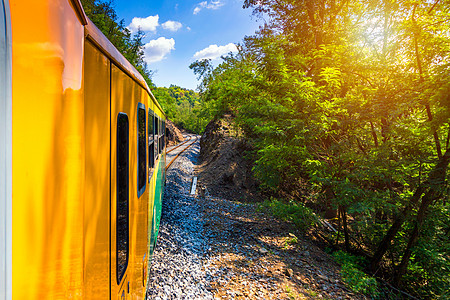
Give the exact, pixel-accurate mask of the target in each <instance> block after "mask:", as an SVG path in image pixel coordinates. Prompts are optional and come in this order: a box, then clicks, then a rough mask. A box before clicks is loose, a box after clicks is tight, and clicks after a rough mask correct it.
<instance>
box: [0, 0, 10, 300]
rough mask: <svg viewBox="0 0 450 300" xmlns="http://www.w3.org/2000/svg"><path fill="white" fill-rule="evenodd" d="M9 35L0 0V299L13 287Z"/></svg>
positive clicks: (4, 3) (5, 0)
mask: <svg viewBox="0 0 450 300" xmlns="http://www.w3.org/2000/svg"><path fill="white" fill-rule="evenodd" d="M10 38H11V34H10V22H9V4H8V0H0V299H11V297H12V295H11V289H12V282H11V278H12V274H11V267H12V256H11V254H12V249H11V247H12V244H11V238H12V237H11V230H12V226H11V214H12V182H11V178H12V166H11V162H12V153H11V147H12V146H11V138H12V119H11V107H12V98H11V40H10Z"/></svg>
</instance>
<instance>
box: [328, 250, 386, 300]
mask: <svg viewBox="0 0 450 300" xmlns="http://www.w3.org/2000/svg"><path fill="white" fill-rule="evenodd" d="M333 257H334V259H335V260H336V261H337V262H338V263H339V264H340V265H341V276H342V279H343V280H344V282H345V283H346V284H347V285H348V286H349V287H350V288H351V289H352V290H353V291H355V292H357V293H362V294H365V295H367V296H370V297H372V298H378V296H380V292H379V290H378V283H377V280H376V279H375V278H373V277H370V276H368V275H367V274H365V273H364V272H363V271H362V270H361V265H362V264H363V259H361V258H360V257H357V256H353V255H351V254H348V253H346V252H343V251H337V252H334V253H333Z"/></svg>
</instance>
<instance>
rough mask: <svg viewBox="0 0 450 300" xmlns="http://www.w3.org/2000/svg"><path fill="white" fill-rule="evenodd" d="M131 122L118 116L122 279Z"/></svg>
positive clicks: (118, 230)
mask: <svg viewBox="0 0 450 300" xmlns="http://www.w3.org/2000/svg"><path fill="white" fill-rule="evenodd" d="M129 166H130V165H129V124H128V116H127V115H126V114H124V113H119V115H118V116H117V171H116V172H117V174H116V176H117V182H116V188H117V203H116V205H117V206H116V207H117V208H116V210H117V215H116V222H117V224H116V252H117V253H116V264H117V268H116V275H117V284H119V283H120V281H121V280H122V277H123V275H124V274H125V270H126V268H127V264H128V249H129V242H128V241H129V236H128V235H129V233H128V232H129V216H128V214H129V211H128V207H129V197H130V193H129Z"/></svg>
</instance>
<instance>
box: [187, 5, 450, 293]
mask: <svg viewBox="0 0 450 300" xmlns="http://www.w3.org/2000/svg"><path fill="white" fill-rule="evenodd" d="M243 6H244V8H250V9H252V10H253V13H254V14H255V15H257V16H261V17H262V19H263V20H265V24H264V25H263V26H261V28H260V30H259V31H258V32H256V33H255V34H254V35H253V36H249V37H246V38H245V39H244V40H243V42H242V43H241V44H240V45H239V47H238V48H239V52H238V53H237V54H234V55H233V54H230V55H228V56H226V57H224V58H223V62H222V63H221V64H220V65H218V66H216V67H214V66H213V65H212V64H211V61H208V60H202V61H196V62H195V63H193V64H192V65H191V69H193V71H194V73H195V74H197V75H198V76H199V77H200V78H201V79H202V82H201V85H200V86H199V90H200V96H201V99H202V101H203V103H204V104H203V109H206V110H207V111H208V112H209V113H210V115H211V116H216V117H218V116H220V115H221V114H223V113H224V112H228V113H232V114H233V115H234V116H235V118H236V122H237V126H239V128H240V129H241V132H242V136H241V138H242V139H245V140H246V141H247V142H248V143H249V144H250V145H251V146H252V149H253V151H251V153H250V155H252V157H253V159H254V160H255V165H254V169H253V170H254V174H255V176H256V177H257V178H258V180H259V181H260V183H261V187H262V188H263V189H264V190H266V191H269V192H271V193H272V195H275V196H273V197H272V201H271V202H270V203H269V204H268V206H269V207H272V208H274V210H275V211H276V208H277V209H278V211H280V210H283V209H284V211H285V212H287V213H289V212H290V213H291V214H292V215H293V218H291V220H293V221H294V222H297V223H299V224H303V225H305V222H301V220H299V219H305V218H306V219H307V218H309V214H308V213H307V212H308V209H309V208H310V207H313V208H315V209H316V210H317V211H321V212H322V213H323V215H327V216H326V217H327V218H329V219H331V220H332V221H333V222H334V223H333V224H335V226H337V232H336V233H334V235H333V236H332V237H329V243H330V245H331V246H332V248H333V249H334V250H335V253H334V256H335V257H336V259H338V260H339V261H340V262H341V263H342V264H343V269H342V270H343V271H342V272H343V276H344V277H345V278H346V280H347V282H348V283H349V284H350V285H351V286H352V287H353V288H354V289H356V290H358V291H361V292H364V293H366V294H368V295H370V296H371V297H373V298H377V297H380V298H386V297H391V296H392V295H394V296H395V297H400V296H402V297H408V296H407V295H410V296H415V297H419V298H433V299H435V298H442V299H444V298H446V299H447V298H450V201H449V200H450V199H449V184H448V181H449V175H448V165H449V162H450V144H449V142H450V125H449V124H450V80H449V78H450V52H449V51H450V30H449V28H450V26H449V24H450V2H449V1H448V0H441V1H440V0H433V1H413V0H401V1H392V0H362V1H348V0H317V1H301V0H245V1H244V4H243ZM305 205H306V206H307V207H305ZM283 207H284V208H283ZM286 207H287V208H286ZM302 207H303V209H302ZM282 208H283V209H282ZM307 220H309V219H307ZM306 223H313V222H309V221H308V222H306ZM336 250H339V251H336ZM363 271H364V272H365V273H363ZM365 274H367V275H365ZM373 276H375V277H378V280H375V279H374V278H373ZM380 282H384V285H383V286H386V285H388V286H390V287H392V290H394V291H395V293H397V294H395V293H394V294H386V292H385V291H383V289H382V288H381V285H380ZM389 295H390V296H389ZM394 296H392V297H394Z"/></svg>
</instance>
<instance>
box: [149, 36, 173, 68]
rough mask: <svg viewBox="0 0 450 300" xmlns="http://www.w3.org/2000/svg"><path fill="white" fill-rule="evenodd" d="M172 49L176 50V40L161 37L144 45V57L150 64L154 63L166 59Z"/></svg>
mask: <svg viewBox="0 0 450 300" xmlns="http://www.w3.org/2000/svg"><path fill="white" fill-rule="evenodd" d="M172 50H175V40H174V39H166V38H165V37H160V38H158V39H156V40H151V41H150V42H148V43H147V44H145V45H144V54H145V58H144V59H145V61H146V62H147V63H149V64H150V63H154V62H157V61H160V60H163V59H165V58H166V55H167V54H169V53H170V51H172Z"/></svg>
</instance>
